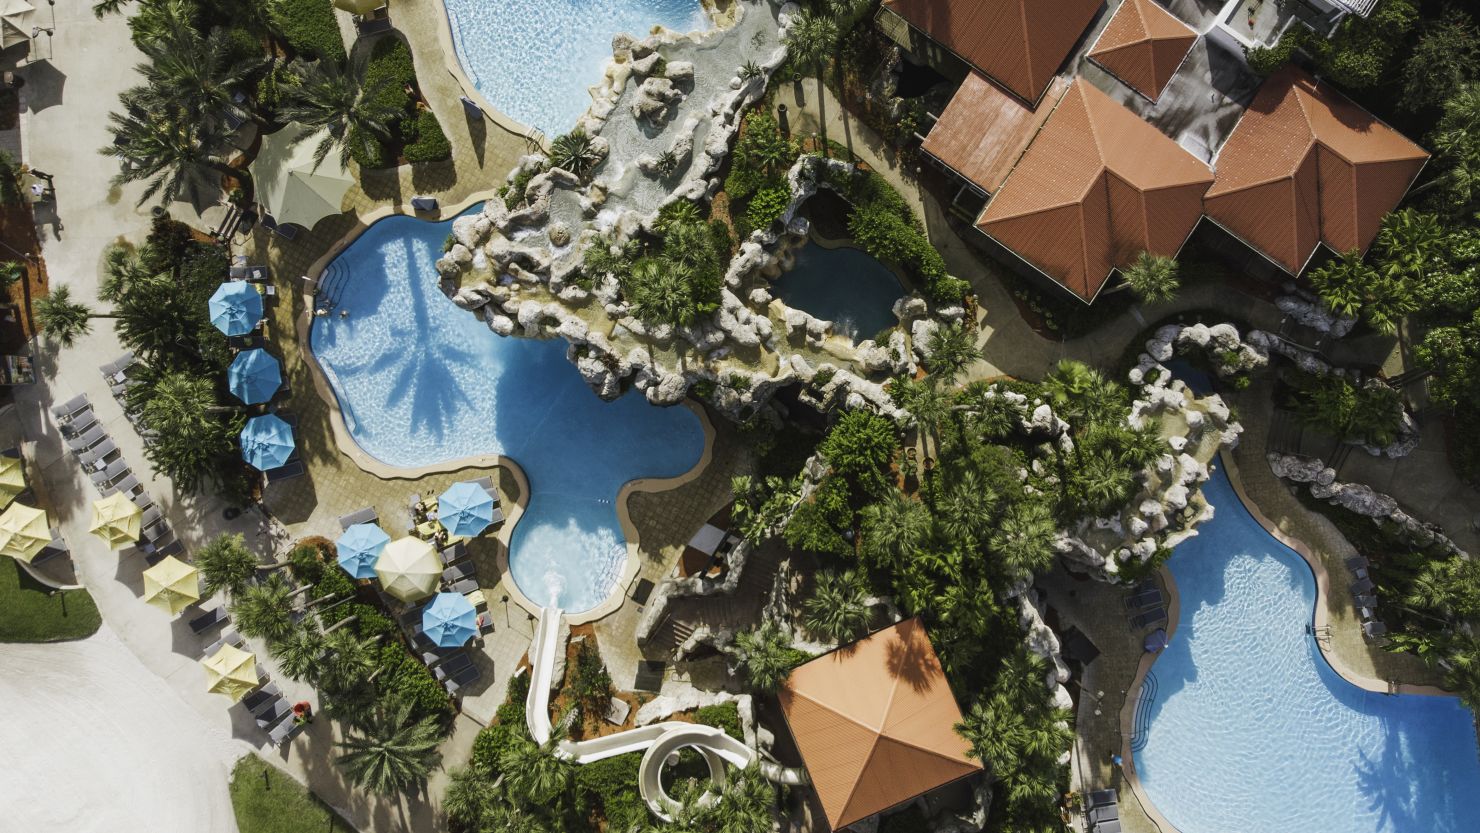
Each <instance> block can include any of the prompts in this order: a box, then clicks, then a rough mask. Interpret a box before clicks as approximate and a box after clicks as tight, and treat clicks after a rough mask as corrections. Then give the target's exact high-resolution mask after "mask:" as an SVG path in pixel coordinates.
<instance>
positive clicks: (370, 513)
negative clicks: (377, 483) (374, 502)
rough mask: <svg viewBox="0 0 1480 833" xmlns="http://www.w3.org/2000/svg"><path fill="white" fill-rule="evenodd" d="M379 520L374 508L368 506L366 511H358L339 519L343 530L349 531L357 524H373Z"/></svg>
mask: <svg viewBox="0 0 1480 833" xmlns="http://www.w3.org/2000/svg"><path fill="white" fill-rule="evenodd" d="M379 520H380V516H379V515H378V514H376V512H375V509H374V508H373V507H370V506H367V507H365V508H364V509H359V510H356V511H354V512H351V513H349V514H348V515H341V516H340V517H339V526H340V527H341V528H343V529H349V528H350V527H352V526H354V525H355V524H373V523H375V522H376V521H379Z"/></svg>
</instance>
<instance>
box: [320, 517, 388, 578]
mask: <svg viewBox="0 0 1480 833" xmlns="http://www.w3.org/2000/svg"><path fill="white" fill-rule="evenodd" d="M390 540H391V536H389V535H387V534H385V530H383V529H381V528H380V527H378V526H376V525H375V524H355V525H354V526H352V527H350V528H349V529H346V530H345V531H344V534H343V535H341V536H339V540H338V541H335V542H334V551H335V552H336V553H338V555H339V566H341V567H343V568H344V571H345V572H346V573H349V574H350V575H351V576H354V577H355V578H375V562H376V560H377V559H379V558H380V553H381V551H382V550H384V549H385V545H386V544H388V543H390Z"/></svg>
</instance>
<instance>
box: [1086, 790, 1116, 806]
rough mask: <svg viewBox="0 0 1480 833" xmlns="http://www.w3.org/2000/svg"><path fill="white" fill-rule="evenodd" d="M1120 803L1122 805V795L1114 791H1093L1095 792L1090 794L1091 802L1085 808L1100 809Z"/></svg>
mask: <svg viewBox="0 0 1480 833" xmlns="http://www.w3.org/2000/svg"><path fill="white" fill-rule="evenodd" d="M1119 803H1120V794H1119V793H1117V792H1116V791H1115V790H1114V789H1108V790H1093V791H1091V792H1090V794H1089V802H1088V803H1087V804H1086V805H1085V806H1088V807H1100V806H1102V805H1105V804H1119Z"/></svg>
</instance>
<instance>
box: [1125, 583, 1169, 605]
mask: <svg viewBox="0 0 1480 833" xmlns="http://www.w3.org/2000/svg"><path fill="white" fill-rule="evenodd" d="M1164 601H1166V600H1165V599H1163V598H1162V595H1161V591H1160V590H1158V589H1157V588H1155V587H1152V588H1150V589H1148V590H1140V591H1137V592H1136V593H1135V594H1134V595H1132V596H1131V597H1130V598H1129V599H1126V600H1125V608H1126V610H1139V609H1140V608H1143V607H1150V606H1152V605H1159V604H1161V603H1162V602H1164Z"/></svg>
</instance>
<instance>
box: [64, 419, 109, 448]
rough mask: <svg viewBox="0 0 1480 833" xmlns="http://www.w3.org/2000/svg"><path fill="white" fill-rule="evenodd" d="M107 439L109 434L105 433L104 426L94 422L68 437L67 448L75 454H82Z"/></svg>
mask: <svg viewBox="0 0 1480 833" xmlns="http://www.w3.org/2000/svg"><path fill="white" fill-rule="evenodd" d="M106 439H108V435H107V434H106V433H104V431H103V426H101V425H99V424H97V423H96V422H94V423H93V424H92V425H89V426H88V427H87V429H86V430H84V431H83V432H82V433H80V434H76V435H74V436H71V437H68V438H67V448H68V449H69V450H71V452H72V453H73V454H81V453H82V452H84V451H87V450H88V449H89V448H92V447H93V446H95V445H97V444H98V443H100V442H102V441H103V440H106Z"/></svg>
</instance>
